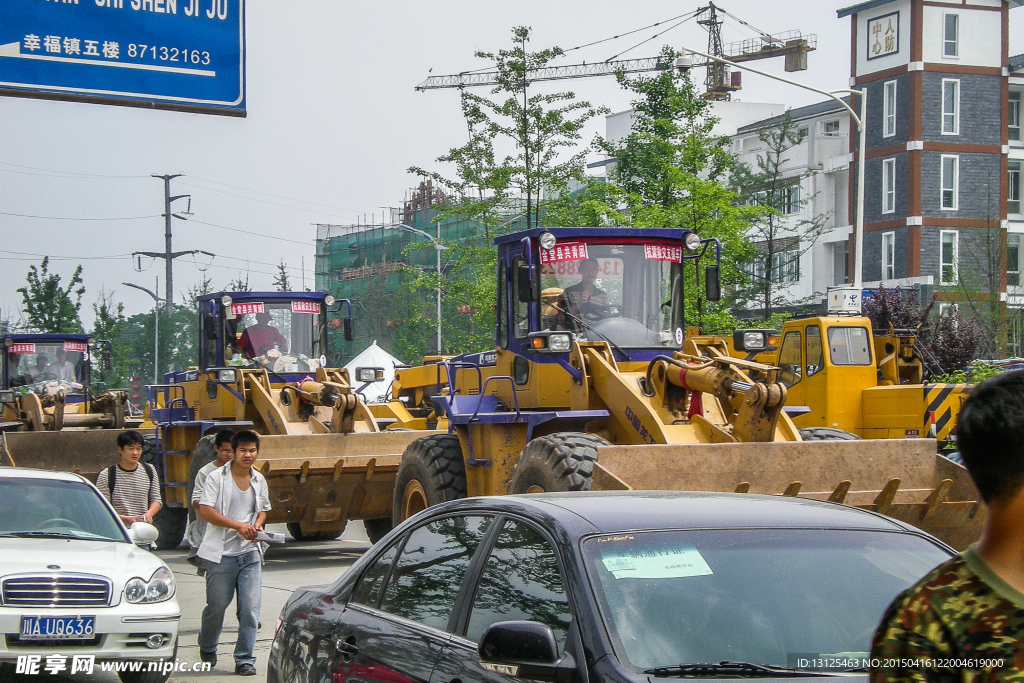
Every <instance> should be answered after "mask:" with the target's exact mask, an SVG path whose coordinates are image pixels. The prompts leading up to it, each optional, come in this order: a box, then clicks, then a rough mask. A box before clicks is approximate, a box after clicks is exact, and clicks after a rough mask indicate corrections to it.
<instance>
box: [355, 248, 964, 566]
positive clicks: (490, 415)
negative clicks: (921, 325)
mask: <svg viewBox="0 0 1024 683" xmlns="http://www.w3.org/2000/svg"><path fill="white" fill-rule="evenodd" d="M495 243H496V245H497V249H498V270H497V301H496V312H497V348H496V349H495V350H494V351H487V352H483V353H475V354H466V355H462V356H456V357H453V358H435V359H432V360H433V362H431V363H429V364H426V365H423V366H421V367H417V368H410V369H402V370H400V371H399V372H398V373H397V375H396V381H395V384H394V385H393V387H392V395H393V396H394V400H392V401H391V402H390V403H389V404H387V405H381V406H375V407H374V408H373V410H374V411H375V413H376V414H377V415H378V416H379V417H380V418H381V419H387V420H390V421H393V424H395V425H398V426H401V427H406V428H412V429H416V428H424V427H428V426H429V427H434V426H437V427H439V428H444V427H446V428H447V432H448V433H442V434H429V435H423V436H421V437H420V438H419V439H417V440H415V441H413V442H412V443H411V444H410V445H409V447H408V448H407V449H406V451H405V453H404V454H403V456H402V460H401V466H400V468H399V470H398V475H397V481H396V486H395V489H394V511H393V516H394V520H395V521H396V522H397V521H400V520H403V519H405V518H407V517H409V516H411V515H413V514H415V513H416V512H418V511H420V510H422V509H424V508H426V507H427V506H430V505H435V504H438V503H440V502H443V501H446V500H452V499H455V498H461V497H465V496H480V495H504V494H507V493H536V492H542V491H575V490H628V489H644V490H696V491H727V492H738V493H762V494H781V495H788V496H801V497H807V498H815V499H822V500H829V501H832V502H834V503H843V504H847V505H853V506H857V507H861V508H864V509H868V510H873V511H876V512H879V513H882V514H886V515H889V516H892V517H895V518H898V519H901V520H903V521H906V522H908V523H910V524H913V525H915V526H917V527H919V528H921V529H923V530H925V531H928V532H929V533H932V534H934V535H936V536H938V537H939V538H941V539H943V540H945V541H946V542H947V543H950V544H951V545H953V546H954V547H958V548H963V547H966V546H967V545H968V544H969V543H971V542H972V541H973V540H975V539H976V538H977V536H978V535H979V534H980V530H981V526H982V524H983V519H984V512H983V510H982V505H981V503H980V497H979V496H978V494H977V492H976V490H975V489H974V486H973V483H972V481H971V480H970V477H969V476H968V474H967V471H966V470H965V469H964V468H963V467H961V466H959V465H957V464H955V463H952V462H950V461H949V460H947V459H945V458H941V457H939V456H936V454H935V441H934V440H932V439H881V440H875V441H870V442H869V441H863V440H860V439H856V438H853V439H852V440H850V439H849V438H846V437H849V435H843V434H842V433H839V434H835V433H833V434H828V433H824V434H821V433H819V434H816V435H814V436H815V438H814V439H813V440H805V439H804V438H803V436H802V435H801V432H800V429H799V428H798V426H797V425H796V423H795V422H794V418H793V416H791V415H790V413H793V415H799V414H801V413H803V412H805V411H806V408H804V407H803V406H795V407H787V401H788V399H789V398H790V389H789V387H787V385H786V383H785V382H784V381H782V378H781V377H780V373H781V372H782V370H781V369H780V368H779V367H778V366H776V365H770V364H767V363H761V362H757V361H756V360H753V359H751V360H748V359H746V358H736V357H734V356H731V355H730V354H729V353H728V350H727V349H725V348H723V347H722V345H721V344H718V343H716V342H715V341H714V340H712V341H710V342H709V343H704V344H702V343H699V342H698V341H696V340H691V342H690V343H689V344H688V346H687V349H686V352H684V350H683V343H684V340H685V333H684V330H685V329H686V324H685V320H684V314H683V311H684V307H683V282H684V277H683V276H684V269H685V268H690V269H691V270H693V271H694V272H698V273H700V275H701V276H702V279H703V280H704V283H705V287H706V296H707V298H708V299H709V300H717V299H718V298H719V282H718V272H719V270H718V267H719V266H718V264H719V261H720V258H721V255H720V246H719V244H718V243H717V241H715V240H713V239H711V240H708V239H701V238H700V237H699V236H698V235H697V234H696V233H694V232H692V231H689V230H685V229H628V228H600V229H595V228H549V229H544V228H538V229H533V230H529V231H525V232H519V233H515V234H510V235H505V236H501V237H498V238H497V239H496V240H495ZM705 259H711V263H710V264H707V265H705V266H704V267H703V269H702V270H701V268H700V264H701V262H702V260H705ZM872 371H873V369H872ZM755 378H756V379H755ZM901 436H902V435H901Z"/></svg>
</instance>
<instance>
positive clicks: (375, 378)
mask: <svg viewBox="0 0 1024 683" xmlns="http://www.w3.org/2000/svg"><path fill="white" fill-rule="evenodd" d="M382 379H384V370H382V369H381V368H356V381H358V382H379V381H380V380H382Z"/></svg>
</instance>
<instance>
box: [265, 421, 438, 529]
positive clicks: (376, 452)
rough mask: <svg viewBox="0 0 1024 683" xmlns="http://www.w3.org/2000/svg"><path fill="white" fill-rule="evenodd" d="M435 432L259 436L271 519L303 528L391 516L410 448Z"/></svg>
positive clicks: (336, 525)
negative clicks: (405, 454)
mask: <svg viewBox="0 0 1024 683" xmlns="http://www.w3.org/2000/svg"><path fill="white" fill-rule="evenodd" d="M440 433H441V432H434V431H429V432H427V431H415V432H413V431H410V432H387V431H385V432H378V433H365V434H364V433H353V434H308V435H295V434H292V435H279V436H264V437H261V438H260V455H259V460H258V461H257V463H256V468H257V469H258V470H259V471H260V472H261V473H262V474H263V476H264V477H266V478H267V483H268V484H269V485H270V487H269V488H270V499H271V505H272V509H271V511H270V513H268V515H267V522H270V523H274V522H301V523H302V524H303V529H304V532H305V530H308V531H309V532H310V533H316V532H318V531H321V530H328V529H336V528H339V527H343V526H344V521H345V520H349V519H380V518H384V517H387V518H390V517H391V504H392V500H393V496H394V486H395V475H396V474H397V473H398V466H399V464H401V461H402V453H403V452H404V451H405V448H406V446H408V445H409V444H410V443H411V442H413V441H414V440H416V439H419V438H422V437H424V436H430V435H431V434H440Z"/></svg>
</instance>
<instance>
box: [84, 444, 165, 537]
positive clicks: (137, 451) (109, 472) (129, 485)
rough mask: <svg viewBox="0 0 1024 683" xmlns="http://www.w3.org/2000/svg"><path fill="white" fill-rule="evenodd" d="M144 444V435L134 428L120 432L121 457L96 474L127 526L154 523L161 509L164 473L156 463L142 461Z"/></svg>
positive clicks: (105, 494) (105, 495) (103, 490)
mask: <svg viewBox="0 0 1024 683" xmlns="http://www.w3.org/2000/svg"><path fill="white" fill-rule="evenodd" d="M144 444H145V441H143V439H142V435H141V434H139V433H138V432H137V431H135V430H134V429H128V430H125V431H123V432H121V433H120V434H118V435H117V452H118V453H119V454H120V455H121V461H120V462H118V463H117V464H115V465H111V466H110V467H107V468H106V469H104V470H102V471H101V472H100V474H99V476H98V477H96V488H98V489H99V490H100V493H101V494H103V497H104V498H106V499H107V500H108V501H110V504H111V505H112V506H113V507H114V510H115V511H116V512H117V516H118V517H120V518H121V521H122V522H124V523H125V526H131V525H132V524H135V522H146V523H148V524H152V523H153V515H155V514H156V513H157V511H158V510H159V509H160V477H158V476H157V473H156V469H155V468H154V467H153V466H152V465H149V464H146V463H141V465H140V463H139V458H141V457H142V447H143V445H144Z"/></svg>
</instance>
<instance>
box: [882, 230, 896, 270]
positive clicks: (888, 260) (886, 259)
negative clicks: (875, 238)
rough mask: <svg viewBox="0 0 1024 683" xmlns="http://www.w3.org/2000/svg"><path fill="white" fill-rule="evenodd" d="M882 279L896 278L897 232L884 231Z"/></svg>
mask: <svg viewBox="0 0 1024 683" xmlns="http://www.w3.org/2000/svg"><path fill="white" fill-rule="evenodd" d="M882 279H883V280H894V279H896V233H894V232H883V233H882Z"/></svg>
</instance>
